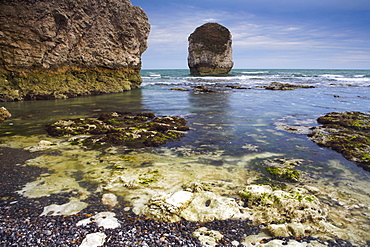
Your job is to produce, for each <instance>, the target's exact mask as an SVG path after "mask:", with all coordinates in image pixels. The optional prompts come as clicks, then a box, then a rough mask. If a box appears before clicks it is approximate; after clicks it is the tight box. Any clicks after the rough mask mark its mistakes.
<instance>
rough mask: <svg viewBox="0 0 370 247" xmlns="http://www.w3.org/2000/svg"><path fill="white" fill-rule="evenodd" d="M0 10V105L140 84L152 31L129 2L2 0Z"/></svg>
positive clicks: (141, 11)
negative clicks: (3, 102)
mask: <svg viewBox="0 0 370 247" xmlns="http://www.w3.org/2000/svg"><path fill="white" fill-rule="evenodd" d="M0 9H1V12H0V54H1V55H0V92H1V94H0V101H9V100H24V99H50V98H67V97H73V96H79V95H86V94H100V93H109V92H119V91H123V90H129V89H132V88H137V87H138V86H139V85H140V83H141V77H140V75H139V72H140V69H141V54H142V53H143V52H144V51H145V50H146V48H147V38H148V34H149V30H150V26H149V23H148V18H147V16H146V14H145V13H144V11H143V10H142V9H141V8H139V7H136V6H133V5H132V4H131V2H130V1H129V0H107V1H100V0H91V1H90V0H50V1H34V0H32V1H29V0H3V1H0Z"/></svg>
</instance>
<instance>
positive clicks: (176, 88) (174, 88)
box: [171, 87, 189, 91]
mask: <svg viewBox="0 0 370 247" xmlns="http://www.w3.org/2000/svg"><path fill="white" fill-rule="evenodd" d="M171 90H177V91H189V89H187V88H182V87H173V88H171Z"/></svg>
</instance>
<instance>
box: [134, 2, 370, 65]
mask: <svg viewBox="0 0 370 247" xmlns="http://www.w3.org/2000/svg"><path fill="white" fill-rule="evenodd" d="M131 2H132V3H133V5H135V6H139V7H141V8H142V9H143V10H144V11H145V13H146V14H147V15H148V18H149V23H150V24H151V31H150V35H149V39H148V49H147V50H146V51H145V53H144V54H143V55H142V63H143V67H142V68H143V69H187V68H188V66H187V56H188V37H189V35H190V34H191V33H192V32H194V30H195V29H196V28H197V27H199V26H201V25H203V24H205V23H207V22H217V23H219V24H221V25H223V26H225V27H226V28H228V29H229V30H230V32H231V34H232V42H233V45H232V47H233V61H234V69H263V68H266V69H370V0H228V1H225V0H131Z"/></svg>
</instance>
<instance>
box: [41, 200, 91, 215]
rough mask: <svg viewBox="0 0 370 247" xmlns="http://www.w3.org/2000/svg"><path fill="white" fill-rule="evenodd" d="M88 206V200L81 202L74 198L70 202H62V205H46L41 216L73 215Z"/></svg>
mask: <svg viewBox="0 0 370 247" xmlns="http://www.w3.org/2000/svg"><path fill="white" fill-rule="evenodd" d="M86 207H87V203H86V202H81V201H79V200H77V199H72V200H71V201H70V202H68V203H65V204H62V205H57V204H52V205H49V206H46V207H45V208H44V211H43V212H42V214H41V216H45V215H51V216H55V215H73V214H77V213H79V212H80V211H81V210H83V209H85V208H86Z"/></svg>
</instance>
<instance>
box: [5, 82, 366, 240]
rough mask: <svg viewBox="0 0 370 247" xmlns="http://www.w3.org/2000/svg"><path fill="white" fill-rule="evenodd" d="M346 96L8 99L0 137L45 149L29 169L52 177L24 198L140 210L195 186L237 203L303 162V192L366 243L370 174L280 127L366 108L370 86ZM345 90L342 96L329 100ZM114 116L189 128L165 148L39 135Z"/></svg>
mask: <svg viewBox="0 0 370 247" xmlns="http://www.w3.org/2000/svg"><path fill="white" fill-rule="evenodd" d="M342 90H343V89H339V88H338V89H336V88H333V89H332V91H331V92H330V93H328V92H327V91H326V89H311V90H296V91H276V92H271V91H267V90H241V91H230V92H219V93H212V94H209V93H195V92H192V91H188V92H182V91H171V90H169V87H167V86H146V87H144V88H143V89H138V90H133V91H130V92H124V93H118V94H110V95H100V96H91V97H82V98H75V99H67V100H55V101H34V102H8V103H4V106H5V107H6V108H7V109H8V110H9V111H10V112H11V113H12V115H13V117H12V118H11V119H9V120H7V121H5V122H4V124H3V125H2V126H1V127H0V136H1V139H0V141H1V143H2V144H1V145H4V146H9V147H15V148H30V147H33V148H34V149H35V150H36V149H37V147H40V150H43V149H45V150H46V151H41V152H43V154H42V155H41V156H40V157H38V158H36V159H34V160H30V161H28V163H27V165H32V166H40V167H47V168H48V169H49V170H50V173H49V174H44V175H43V176H42V177H40V178H39V179H38V180H37V181H35V182H34V183H30V184H28V185H27V186H26V187H25V188H24V189H23V190H22V193H23V194H24V195H26V196H30V197H38V196H45V195H47V194H50V193H57V192H60V191H78V192H79V196H80V197H81V198H84V197H86V196H88V195H89V194H90V193H92V192H94V191H96V190H98V191H111V192H114V193H116V194H119V195H122V196H124V197H125V199H127V200H130V201H131V202H132V204H133V206H134V207H135V208H136V209H137V211H138V212H140V207H142V205H143V204H144V203H145V202H146V201H147V200H148V199H149V198H150V196H152V195H154V194H156V193H159V192H167V193H168V192H175V191H177V190H180V189H181V186H182V185H183V184H185V183H188V182H192V181H197V182H203V183H207V184H210V185H211V187H212V190H213V191H214V192H216V193H219V194H223V195H229V196H232V197H235V196H236V195H237V192H238V191H239V190H241V189H243V187H245V185H247V184H249V183H252V182H253V181H255V180H256V178H257V177H259V176H262V175H263V174H261V171H262V169H261V165H260V164H261V161H262V160H264V159H268V158H276V157H287V158H298V159H303V160H304V162H303V163H302V164H301V165H299V166H297V167H296V169H297V170H299V171H300V172H301V173H302V181H301V182H300V183H299V186H311V187H316V188H318V190H319V191H320V193H319V194H318V197H319V199H321V200H323V201H325V203H326V204H327V205H329V206H330V208H331V210H330V213H329V216H330V218H331V219H332V220H333V221H334V222H335V224H336V225H338V226H340V227H341V228H343V229H347V231H348V232H351V234H349V236H347V237H348V239H351V240H353V241H360V239H365V240H366V233H367V232H368V230H369V229H368V228H369V221H370V210H369V205H370V195H369V190H368V188H369V187H370V175H369V173H367V172H365V171H363V170H362V169H360V168H358V167H357V166H355V165H354V164H353V163H351V162H348V161H346V160H345V159H344V158H343V157H342V156H341V155H340V154H337V153H335V152H334V151H331V150H328V149H323V148H320V147H318V146H317V145H316V144H314V143H312V142H310V141H309V140H308V139H307V138H306V136H305V135H299V134H291V133H286V132H284V131H281V130H278V129H277V128H276V125H275V122H277V121H278V120H281V119H282V118H284V117H287V116H289V117H292V116H294V115H297V114H298V115H299V117H300V119H303V120H305V119H306V120H312V119H316V118H317V117H318V116H320V115H323V114H325V113H327V112H329V111H345V110H358V111H368V108H367V107H366V102H367V99H363V98H360V97H358V96H359V95H363V94H364V93H366V92H364V91H366V90H367V92H368V93H369V91H370V89H369V88H362V89H361V90H360V89H358V88H352V89H351V90H352V91H346V92H342ZM342 93H345V98H343V99H336V98H334V97H333V96H332V95H333V94H342ZM111 111H132V112H154V113H155V114H156V115H157V116H165V115H176V116H181V117H184V118H185V119H186V120H187V121H188V126H190V128H191V130H190V131H189V132H188V133H187V135H186V137H185V138H183V139H182V140H181V141H177V142H173V143H168V144H166V145H165V146H163V147H159V148H150V149H140V150H129V149H126V148H125V147H111V148H108V149H102V150H89V151H87V150H84V149H82V148H81V147H79V146H73V145H70V144H69V142H68V138H51V137H48V136H46V132H45V131H44V129H43V126H44V125H45V124H47V123H50V122H53V121H56V120H59V119H66V118H67V119H68V118H77V117H95V116H97V115H98V114H99V113H101V112H111ZM41 140H44V141H47V142H43V145H44V147H41V146H40V145H41V144H40V141H41ZM37 145H39V146H37ZM56 150H57V151H58V152H55V151H56ZM339 212H342V213H339ZM345 214H347V215H346V217H343V215H345ZM348 217H350V218H351V219H350V220H349V219H348ZM346 218H347V219H346ZM367 240H370V239H367Z"/></svg>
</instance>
